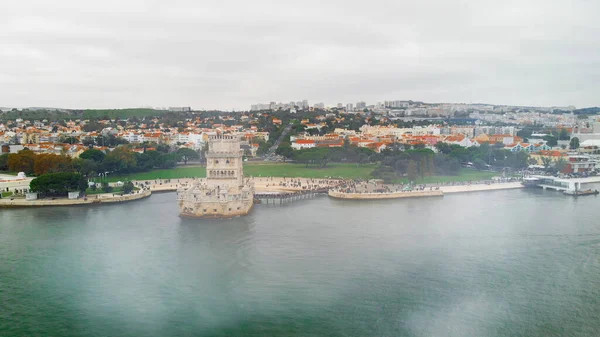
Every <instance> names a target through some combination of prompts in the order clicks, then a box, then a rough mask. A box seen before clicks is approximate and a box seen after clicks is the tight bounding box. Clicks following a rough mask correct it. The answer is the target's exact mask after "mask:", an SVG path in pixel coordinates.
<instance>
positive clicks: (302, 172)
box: [108, 162, 498, 184]
mask: <svg viewBox="0 0 600 337" xmlns="http://www.w3.org/2000/svg"><path fill="white" fill-rule="evenodd" d="M376 166H377V165H376V164H364V165H357V164H341V163H334V164H328V165H327V166H325V167H314V166H309V167H307V166H306V165H305V164H293V163H251V162H246V163H244V174H245V175H246V176H252V177H289V178H342V179H365V180H368V179H373V176H372V175H371V172H373V170H374V169H375V168H376ZM497 175H498V173H497V172H491V171H478V170H475V169H468V168H463V169H461V170H460V171H459V174H458V175H451V176H425V177H423V178H418V179H416V180H415V181H414V182H415V183H418V184H426V183H445V182H451V181H455V182H459V181H478V180H488V179H491V178H492V177H494V176H497ZM189 177H198V178H204V177H206V167H204V166H202V165H186V166H178V167H175V168H172V169H164V170H152V171H148V172H139V173H131V174H119V175H108V180H109V181H111V182H116V181H126V180H155V179H179V178H189ZM392 182H393V183H403V182H404V183H406V182H408V178H406V177H403V178H399V179H396V180H394V181H392Z"/></svg>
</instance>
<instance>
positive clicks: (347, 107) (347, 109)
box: [346, 103, 354, 111]
mask: <svg viewBox="0 0 600 337" xmlns="http://www.w3.org/2000/svg"><path fill="white" fill-rule="evenodd" d="M353 110H354V108H353V107H352V103H348V104H346V111H353Z"/></svg>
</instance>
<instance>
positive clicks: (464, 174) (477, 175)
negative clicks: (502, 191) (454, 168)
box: [394, 168, 499, 184]
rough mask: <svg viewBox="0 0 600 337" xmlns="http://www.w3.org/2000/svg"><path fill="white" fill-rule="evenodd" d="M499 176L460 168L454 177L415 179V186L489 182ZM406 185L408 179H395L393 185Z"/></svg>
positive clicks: (496, 173) (494, 173)
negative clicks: (478, 181)
mask: <svg viewBox="0 0 600 337" xmlns="http://www.w3.org/2000/svg"><path fill="white" fill-rule="evenodd" d="M497 175H499V173H498V172H489V171H477V170H474V169H468V168H461V169H460V173H459V174H458V175H456V176H431V177H425V178H424V179H421V178H419V179H417V180H416V181H415V183H417V184H430V183H446V182H451V181H469V180H472V181H476V180H489V179H491V178H492V177H495V176H497ZM402 182H403V183H406V182H408V178H402V179H396V180H394V183H402Z"/></svg>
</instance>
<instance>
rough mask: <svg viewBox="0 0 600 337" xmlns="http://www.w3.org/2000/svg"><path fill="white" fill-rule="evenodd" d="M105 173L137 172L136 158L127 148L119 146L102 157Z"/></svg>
mask: <svg viewBox="0 0 600 337" xmlns="http://www.w3.org/2000/svg"><path fill="white" fill-rule="evenodd" d="M103 167H104V170H106V171H112V172H119V173H129V172H135V171H136V170H137V160H136V156H135V154H134V152H133V151H131V149H129V148H128V147H127V146H119V147H117V148H116V149H114V150H112V151H111V152H109V153H108V154H107V155H106V157H104V161H103Z"/></svg>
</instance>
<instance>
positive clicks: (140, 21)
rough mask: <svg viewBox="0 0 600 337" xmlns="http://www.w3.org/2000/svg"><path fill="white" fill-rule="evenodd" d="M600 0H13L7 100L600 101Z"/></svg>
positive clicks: (211, 104) (4, 83)
mask: <svg viewBox="0 0 600 337" xmlns="http://www.w3.org/2000/svg"><path fill="white" fill-rule="evenodd" d="M599 10H600V5H599V4H597V2H595V1H562V0H560V1H541V0H532V1H505V2H498V1H491V0H480V1H466V0H463V1H460V0H456V1H445V0H430V1H417V2H414V1H413V2H408V1H383V0H373V1H369V2H363V1H360V2H359V1H338V0H332V1H313V0H309V1H302V2H290V1H266V0H259V1H241V0H238V1H205V0H202V1H191V0H190V1H141V0H130V1H115V0H110V1H103V2H84V1H68V0H59V1H54V2H47V1H30V0H23V1H14V2H11V3H8V2H3V3H2V4H0V11H2V12H3V13H5V15H4V19H3V20H2V21H0V106H7V105H8V106H58V107H70V108H78V107H132V106H142V105H153V106H168V105H191V106H193V107H195V108H220V109H231V108H235V109H244V108H248V107H249V105H250V104H252V103H256V102H268V101H273V100H275V101H289V100H299V99H309V100H310V101H312V102H317V101H324V102H326V103H328V104H335V103H337V102H355V101H357V100H366V101H368V102H372V103H374V102H376V101H382V100H387V99H418V100H424V101H437V102H441V101H446V102H471V101H476V102H490V103H500V104H521V105H569V104H574V105H577V106H591V105H600V102H598V99H597V98H596V91H597V89H598V88H599V84H600V83H599V80H598V78H599V77H598V75H599V74H598V72H599V70H598V69H600V68H599V67H598V65H599V63H600V58H598V56H597V55H600V53H599V52H600V43H598V42H599V41H598V36H600V35H599V33H600V24H599V23H597V20H596V18H595V15H596V14H597V13H598V11H599Z"/></svg>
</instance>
